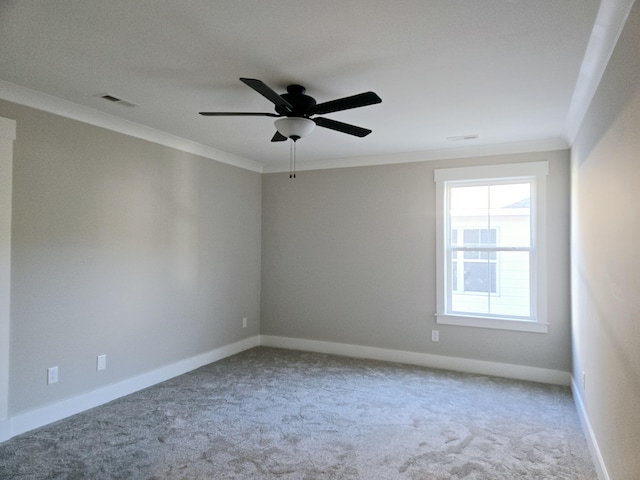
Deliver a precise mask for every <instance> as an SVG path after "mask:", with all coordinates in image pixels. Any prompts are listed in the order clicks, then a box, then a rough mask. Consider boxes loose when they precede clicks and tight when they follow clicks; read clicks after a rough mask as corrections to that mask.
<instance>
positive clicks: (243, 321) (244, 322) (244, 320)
mask: <svg viewBox="0 0 640 480" xmlns="http://www.w3.org/2000/svg"><path fill="white" fill-rule="evenodd" d="M242 328H247V317H244V318H243V319H242Z"/></svg>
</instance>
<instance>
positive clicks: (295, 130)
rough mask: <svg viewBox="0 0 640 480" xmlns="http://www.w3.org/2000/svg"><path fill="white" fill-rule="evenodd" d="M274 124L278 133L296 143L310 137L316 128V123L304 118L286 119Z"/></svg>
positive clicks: (280, 119)
mask: <svg viewBox="0 0 640 480" xmlns="http://www.w3.org/2000/svg"><path fill="white" fill-rule="evenodd" d="M274 123H275V125H276V129H277V130H278V132H280V133H281V134H282V135H284V136H285V137H287V138H290V139H291V140H293V141H294V142H295V141H296V140H299V139H301V138H302V137H306V136H307V135H309V134H310V133H311V132H313V129H314V128H315V126H316V122H314V121H313V120H310V119H308V118H304V117H284V118H279V119H278V120H276V121H275V122H274Z"/></svg>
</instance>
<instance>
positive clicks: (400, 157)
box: [263, 137, 569, 173]
mask: <svg viewBox="0 0 640 480" xmlns="http://www.w3.org/2000/svg"><path fill="white" fill-rule="evenodd" d="M568 148H569V145H568V144H567V142H566V141H565V140H564V139H562V138H560V137H557V138H543V139H538V140H528V141H522V142H510V143H497V144H492V145H476V146H472V147H458V148H443V149H438V150H425V151H419V152H402V153H389V154H383V155H367V156H361V157H349V158H334V159H329V160H321V161H314V162H309V163H307V164H305V163H302V162H300V163H299V164H298V166H297V167H296V170H297V171H305V170H327V169H331V168H350V167H368V166H375V165H392V164H399V163H415V162H428V161H435V160H449V159H452V158H471V157H488V156H492V155H512V154H516V153H533V152H549V151H553V150H567V149H568ZM288 171H289V169H288V168H287V166H285V165H282V164H278V165H265V166H264V169H263V173H283V172H288Z"/></svg>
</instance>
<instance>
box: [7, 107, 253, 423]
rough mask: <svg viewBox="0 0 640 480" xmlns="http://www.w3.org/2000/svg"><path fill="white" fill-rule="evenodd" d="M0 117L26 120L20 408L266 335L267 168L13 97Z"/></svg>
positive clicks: (21, 185)
mask: <svg viewBox="0 0 640 480" xmlns="http://www.w3.org/2000/svg"><path fill="white" fill-rule="evenodd" d="M0 116H3V117H6V118H11V119H15V120H16V121H17V139H16V141H15V144H14V163H13V225H12V252H11V253H12V259H11V260H12V277H11V358H10V397H9V413H10V415H16V414H18V413H21V412H25V411H29V410H31V409H34V408H36V407H39V406H43V405H47V404H50V403H52V402H55V401H57V400H60V399H64V398H69V397H73V396H75V395H79V394H81V393H85V392H89V391H91V390H93V389H96V388H98V387H101V386H104V385H107V384H110V383H114V382H118V381H122V380H124V379H127V378H130V377H133V376H135V375H138V374H141V373H145V372H147V371H150V370H153V369H156V368H160V367H162V366H165V365H167V364H170V363H173V362H177V361H180V360H183V359H186V358H190V357H192V356H195V355H198V354H201V353H205V352H209V351H211V350H213V349H215V348H217V347H220V346H223V345H227V344H229V343H232V342H234V341H237V340H240V339H242V338H246V337H250V336H254V335H257V334H258V333H259V309H260V232H261V227H260V225H261V210H260V203H261V176H260V174H258V173H254V172H250V171H247V170H243V169H240V168H236V167H233V166H229V165H224V164H221V163H218V162H215V161H213V160H209V159H206V158H202V157H198V156H195V155H191V154H188V153H184V152H180V151H177V150H173V149H171V148H167V147H163V146H160V145H157V144H153V143H150V142H146V141H143V140H139V139H136V138H133V137H129V136H126V135H123V134H119V133H115V132H111V131H108V130H105V129H102V128H98V127H94V126H91V125H88V124H84V123H80V122H76V121H73V120H69V119H66V118H63V117H59V116H55V115H51V114H48V113H44V112H41V111H37V110H33V109H30V108H27V107H22V106H18V105H14V104H11V103H8V102H4V101H0ZM242 317H248V318H249V326H248V328H246V329H243V328H242V324H241V321H242ZM99 354H107V359H108V366H107V369H106V370H105V371H102V372H96V356H97V355H99ZM54 365H57V366H59V368H60V381H59V382H58V383H57V384H54V385H50V386H47V385H46V369H47V367H50V366H54Z"/></svg>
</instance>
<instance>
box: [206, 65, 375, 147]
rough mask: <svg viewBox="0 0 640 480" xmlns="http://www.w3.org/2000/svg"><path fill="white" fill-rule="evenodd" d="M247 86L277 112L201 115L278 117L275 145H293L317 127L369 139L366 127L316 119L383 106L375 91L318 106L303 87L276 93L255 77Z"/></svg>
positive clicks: (241, 79) (274, 137)
mask: <svg viewBox="0 0 640 480" xmlns="http://www.w3.org/2000/svg"><path fill="white" fill-rule="evenodd" d="M240 81H241V82H242V83H244V84H245V85H247V86H249V87H251V88H253V89H254V90H255V91H256V92H258V93H259V94H260V95H262V96H263V97H265V98H266V99H267V100H269V101H270V102H271V103H273V104H274V105H275V111H276V113H267V112H200V115H204V116H207V117H214V116H259V117H276V118H278V120H276V121H275V126H276V133H275V135H274V136H273V138H272V139H271V141H272V142H283V141H286V140H287V139H289V138H290V139H291V140H293V141H294V142H295V141H297V140H299V139H300V138H302V137H304V136H306V135H308V134H309V133H311V132H312V131H313V129H314V128H315V126H316V125H318V126H319V127H324V128H329V129H331V130H336V131H338V132H342V133H346V134H349V135H354V136H356V137H366V136H367V135H369V134H370V133H371V130H369V129H367V128H362V127H358V126H356V125H350V124H348V123H343V122H338V121H336V120H331V119H329V118H324V117H314V118H311V117H313V116H314V115H324V114H326V113H333V112H339V111H342V110H349V109H351V108H358V107H365V106H367V105H373V104H375V103H380V102H382V100H381V99H380V97H379V96H378V95H376V94H375V93H373V92H364V93H360V94H358V95H352V96H350V97H344V98H339V99H337V100H331V101H328V102H323V103H316V100H315V99H314V98H313V97H310V96H309V95H306V94H305V91H306V89H305V88H304V87H303V86H302V85H289V86H288V87H287V93H283V94H282V95H279V94H277V93H276V92H275V91H274V90H272V89H271V88H270V87H269V86H268V85H267V84H265V83H264V82H262V81H261V80H257V79H255V78H240Z"/></svg>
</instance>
